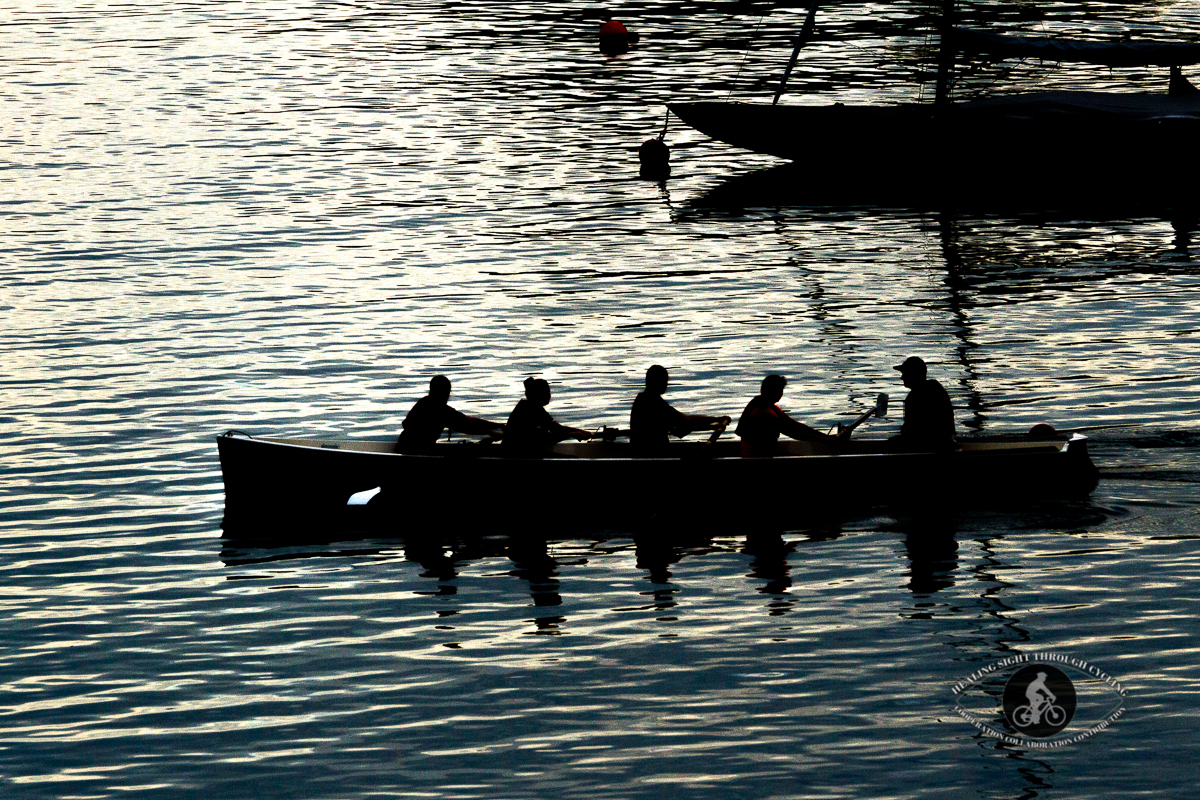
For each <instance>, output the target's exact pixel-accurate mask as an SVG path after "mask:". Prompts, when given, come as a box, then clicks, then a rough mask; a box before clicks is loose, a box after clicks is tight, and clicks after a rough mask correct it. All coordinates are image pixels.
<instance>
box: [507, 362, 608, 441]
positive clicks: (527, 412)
mask: <svg viewBox="0 0 1200 800" xmlns="http://www.w3.org/2000/svg"><path fill="white" fill-rule="evenodd" d="M549 402H550V384H549V383H547V382H546V381H544V380H542V379H541V378H526V379H525V399H524V400H522V401H520V402H519V403H517V407H516V408H514V409H513V411H512V414H510V415H509V417H508V423H507V424H506V425H505V426H504V439H503V440H502V442H501V445H502V446H503V449H504V453H505V455H510V456H538V455H541V454H542V451H544V450H545V449H546V448H547V447H549V446H550V445H552V444H557V443H558V442H561V441H562V440H563V439H578V440H579V441H581V442H585V441H587V440H588V439H591V438H592V434H591V432H589V431H585V430H581V429H580V428H571V427H568V426H566V425H560V424H558V423H557V422H555V421H554V418H553V417H551V416H550V413H549V412H548V411H546V404H547V403H549Z"/></svg>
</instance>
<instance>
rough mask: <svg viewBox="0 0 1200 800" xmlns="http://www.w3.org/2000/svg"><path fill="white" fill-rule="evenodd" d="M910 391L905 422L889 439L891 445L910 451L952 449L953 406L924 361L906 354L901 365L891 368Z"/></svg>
mask: <svg viewBox="0 0 1200 800" xmlns="http://www.w3.org/2000/svg"><path fill="white" fill-rule="evenodd" d="M893 369H896V370H899V372H900V376H901V378H902V379H903V381H904V385H905V386H907V387H908V388H909V389H910V390H911V391H909V393H908V396H907V397H905V398H904V424H903V425H902V426H900V435H899V436H897V437H895V438H893V439H892V440H891V443H892V447H893V448H894V449H897V450H904V451H909V452H915V451H921V452H929V451H934V452H938V451H945V450H953V449H954V447H955V442H954V433H955V431H954V407H953V406H952V405H951V404H950V395H949V394H947V393H946V390H945V389H944V388H942V385H941V384H940V383H938V382H937V381H935V380H933V379H932V378H930V377H928V369H927V367H926V366H925V362H924V361H923V360H922V359H920V358H918V357H917V356H909V357H908V358H906V359H905V360H904V363H903V364H900V365H899V366H896V367H893Z"/></svg>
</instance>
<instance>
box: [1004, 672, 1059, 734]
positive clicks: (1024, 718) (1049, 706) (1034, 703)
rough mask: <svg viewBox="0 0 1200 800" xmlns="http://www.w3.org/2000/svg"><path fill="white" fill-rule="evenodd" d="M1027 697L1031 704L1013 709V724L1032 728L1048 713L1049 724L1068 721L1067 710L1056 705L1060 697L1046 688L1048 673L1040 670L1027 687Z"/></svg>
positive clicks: (1047, 721)
mask: <svg viewBox="0 0 1200 800" xmlns="http://www.w3.org/2000/svg"><path fill="white" fill-rule="evenodd" d="M1025 697H1026V698H1028V699H1029V705H1027V706H1017V707H1016V709H1014V710H1013V724H1014V725H1016V726H1017V727H1018V728H1031V727H1033V726H1034V725H1037V724H1039V723H1040V722H1041V721H1042V714H1043V713H1045V715H1046V724H1047V725H1055V726H1057V725H1061V724H1062V723H1063V722H1065V721H1066V718H1067V712H1066V711H1063V710H1062V707H1061V706H1056V705H1054V701H1055V700H1057V699H1058V697H1057V696H1056V695H1055V694H1054V692H1052V691H1050V690H1049V689H1047V688H1046V673H1044V672H1039V673H1038V674H1037V677H1036V678H1034V680H1033V682H1032V683H1030V684H1029V685H1028V686H1027V687H1025Z"/></svg>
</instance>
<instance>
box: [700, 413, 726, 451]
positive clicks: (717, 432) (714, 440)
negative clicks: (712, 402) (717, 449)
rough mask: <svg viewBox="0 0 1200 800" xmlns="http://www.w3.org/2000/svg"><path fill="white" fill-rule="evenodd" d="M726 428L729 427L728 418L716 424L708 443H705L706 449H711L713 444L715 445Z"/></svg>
mask: <svg viewBox="0 0 1200 800" xmlns="http://www.w3.org/2000/svg"><path fill="white" fill-rule="evenodd" d="M728 427H729V419H728V418H725V419H723V420H721V422H719V423H717V427H715V428H713V432H712V436H709V437H708V441H707V442H705V445H706V446H708V447H712V446H713V445H714V444H716V443H717V439H720V438H721V434H722V433H724V432H725V429H726V428H728Z"/></svg>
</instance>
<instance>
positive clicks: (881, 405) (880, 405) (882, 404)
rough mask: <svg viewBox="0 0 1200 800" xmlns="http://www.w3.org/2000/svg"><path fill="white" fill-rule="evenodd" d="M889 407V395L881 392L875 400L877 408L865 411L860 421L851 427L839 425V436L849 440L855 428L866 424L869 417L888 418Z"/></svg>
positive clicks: (857, 420) (852, 423)
mask: <svg viewBox="0 0 1200 800" xmlns="http://www.w3.org/2000/svg"><path fill="white" fill-rule="evenodd" d="M887 407H888V396H887V393H886V392H880V393H879V395H878V396H877V397H876V398H875V407H874V408H872V409H871V410H870V411H864V412H863V413H862V415H861V416H859V418H858V419H856V420H854V422H851V423H850V424H849V425H846V426H845V427H843V426H841V425H838V436H845V437H846V438H847V439H848V438H850V432H851V431H853V430H854V429H855V428H857V427H858V426H859V425H862V424H863V423H864V422H866V421H867V418H868V417H871V416H876V417H886V416H887Z"/></svg>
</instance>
